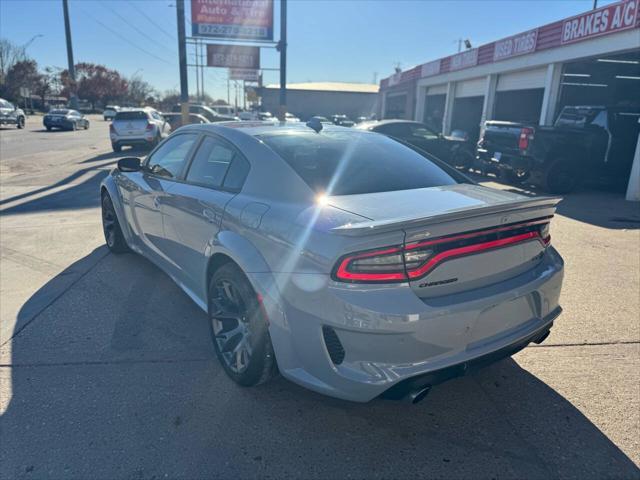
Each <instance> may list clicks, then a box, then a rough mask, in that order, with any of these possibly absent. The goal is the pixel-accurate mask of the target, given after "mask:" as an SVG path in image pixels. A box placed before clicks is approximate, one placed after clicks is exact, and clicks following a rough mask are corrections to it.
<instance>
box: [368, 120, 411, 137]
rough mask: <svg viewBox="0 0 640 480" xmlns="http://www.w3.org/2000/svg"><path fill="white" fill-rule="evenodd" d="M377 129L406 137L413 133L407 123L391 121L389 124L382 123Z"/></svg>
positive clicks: (388, 133) (386, 133)
mask: <svg viewBox="0 0 640 480" xmlns="http://www.w3.org/2000/svg"><path fill="white" fill-rule="evenodd" d="M375 131H376V132H380V133H384V134H385V135H391V136H392V137H398V138H406V137H408V136H409V135H411V130H410V129H409V126H408V125H407V124H406V123H390V124H388V125H382V126H381V127H378V128H376V129H375Z"/></svg>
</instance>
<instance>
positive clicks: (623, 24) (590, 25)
mask: <svg viewBox="0 0 640 480" xmlns="http://www.w3.org/2000/svg"><path fill="white" fill-rule="evenodd" d="M638 3H640V0H626V1H622V2H618V3H614V4H612V5H607V6H606V7H602V8H598V9H597V10H593V11H591V12H587V13H583V14H582V15H577V16H575V17H572V18H568V19H567V20H565V21H564V22H562V37H561V40H560V41H561V43H562V44H565V43H572V42H578V41H580V40H584V39H587V38H591V37H597V36H600V35H606V34H607V33H612V32H617V31H620V30H626V29H627V28H633V27H634V26H635V24H636V15H637V14H638Z"/></svg>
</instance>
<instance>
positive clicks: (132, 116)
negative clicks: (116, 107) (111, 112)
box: [114, 111, 148, 120]
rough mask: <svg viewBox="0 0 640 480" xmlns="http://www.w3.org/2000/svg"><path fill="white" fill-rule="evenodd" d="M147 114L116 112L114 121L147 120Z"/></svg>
mask: <svg viewBox="0 0 640 480" xmlns="http://www.w3.org/2000/svg"><path fill="white" fill-rule="evenodd" d="M147 119H148V117H147V112H140V111H137V112H135V111H134V112H118V113H116V117H115V119H114V120H147Z"/></svg>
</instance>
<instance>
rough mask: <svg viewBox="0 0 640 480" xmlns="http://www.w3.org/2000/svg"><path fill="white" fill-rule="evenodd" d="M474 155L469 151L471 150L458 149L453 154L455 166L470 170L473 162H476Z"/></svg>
mask: <svg viewBox="0 0 640 480" xmlns="http://www.w3.org/2000/svg"><path fill="white" fill-rule="evenodd" d="M474 160H475V159H474V157H473V154H472V153H471V152H470V151H469V150H464V149H462V150H458V151H457V152H456V153H455V154H454V155H453V160H452V161H453V166H454V167H455V168H459V169H462V170H465V171H466V170H469V169H471V167H473V163H474Z"/></svg>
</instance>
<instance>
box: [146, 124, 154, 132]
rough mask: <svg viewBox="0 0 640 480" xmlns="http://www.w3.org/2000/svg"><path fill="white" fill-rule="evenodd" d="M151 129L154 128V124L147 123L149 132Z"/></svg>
mask: <svg viewBox="0 0 640 480" xmlns="http://www.w3.org/2000/svg"><path fill="white" fill-rule="evenodd" d="M151 130H153V124H152V123H147V132H150V131H151Z"/></svg>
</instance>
